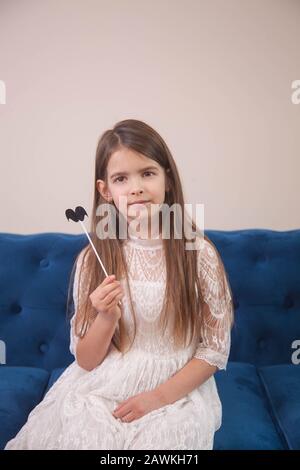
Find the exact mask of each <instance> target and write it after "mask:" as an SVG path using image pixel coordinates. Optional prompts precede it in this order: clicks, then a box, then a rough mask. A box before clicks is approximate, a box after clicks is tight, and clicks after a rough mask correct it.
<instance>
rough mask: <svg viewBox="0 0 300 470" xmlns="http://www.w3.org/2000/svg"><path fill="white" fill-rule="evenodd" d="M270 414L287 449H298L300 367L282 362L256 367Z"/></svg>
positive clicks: (299, 431) (299, 430) (299, 440)
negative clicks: (266, 397)
mask: <svg viewBox="0 0 300 470" xmlns="http://www.w3.org/2000/svg"><path fill="white" fill-rule="evenodd" d="M258 373H259V375H260V378H261V381H262V383H263V385H264V387H265V390H266V394H267V396H268V399H269V402H270V405H271V409H272V415H273V418H274V420H275V421H276V423H277V426H278V428H279V430H280V432H281V433H282V434H283V436H284V439H285V441H286V443H287V446H288V448H289V449H300V406H299V397H300V367H299V366H296V365H293V364H282V365H277V366H270V367H260V368H259V369H258Z"/></svg>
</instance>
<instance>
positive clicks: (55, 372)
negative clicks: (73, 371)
mask: <svg viewBox="0 0 300 470" xmlns="http://www.w3.org/2000/svg"><path fill="white" fill-rule="evenodd" d="M65 369H66V367H58V368H57V369H54V370H53V371H52V372H51V374H50V377H49V381H48V385H47V388H46V389H45V392H44V395H46V393H47V392H48V390H49V389H50V388H51V387H52V385H53V384H54V382H56V380H57V379H58V377H60V375H61V374H62V373H63V371H64V370H65Z"/></svg>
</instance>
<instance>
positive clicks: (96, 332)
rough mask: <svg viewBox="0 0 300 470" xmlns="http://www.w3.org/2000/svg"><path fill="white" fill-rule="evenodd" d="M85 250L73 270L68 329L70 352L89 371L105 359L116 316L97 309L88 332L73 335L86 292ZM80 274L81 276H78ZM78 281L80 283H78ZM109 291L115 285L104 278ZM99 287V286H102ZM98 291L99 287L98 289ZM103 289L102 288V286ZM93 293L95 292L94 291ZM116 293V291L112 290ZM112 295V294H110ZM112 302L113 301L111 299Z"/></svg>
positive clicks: (116, 322) (116, 323)
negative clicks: (72, 310)
mask: <svg viewBox="0 0 300 470" xmlns="http://www.w3.org/2000/svg"><path fill="white" fill-rule="evenodd" d="M85 251H86V248H84V249H83V250H82V252H81V253H80V255H79V257H78V259H77V263H76V269H75V275H74V284H73V300H74V310H75V314H74V315H73V317H72V318H71V329H70V351H71V353H72V354H73V355H74V356H75V358H76V361H77V364H78V365H79V366H80V367H82V368H83V369H85V370H88V371H91V370H92V369H94V368H95V367H97V366H98V365H100V364H101V363H102V361H103V360H104V359H105V357H106V355H107V353H108V351H109V347H110V345H111V339H112V337H113V334H114V332H115V329H116V327H117V325H118V318H119V317H118V316H117V314H115V312H109V313H107V312H102V311H101V312H100V311H99V309H95V313H96V312H97V311H98V312H99V313H96V317H95V319H94V320H93V322H92V324H91V325H90V326H89V328H88V331H87V332H86V333H85V335H84V337H83V338H80V337H79V336H77V335H76V333H75V319H76V315H77V311H78V306H79V305H80V304H81V303H82V302H83V301H84V300H85V299H86V297H87V295H88V292H87V287H86V286H87V282H86V281H87V277H88V276H87V269H86V268H87V265H85V264H83V263H84V261H83V260H84V254H85ZM80 272H81V276H80V277H79V274H80ZM79 281H80V282H79ZM104 284H105V286H106V289H107V287H108V284H110V287H109V289H111V288H112V287H113V286H112V284H115V282H114V281H111V280H109V279H108V278H106V280H105V281H103V283H102V285H104ZM102 285H101V286H102ZM98 289H99V287H98ZM102 289H103V286H102ZM94 292H95V291H94ZM114 292H115V293H116V292H117V290H114ZM111 294H112V293H111ZM114 295H115V294H114ZM111 300H113V299H111Z"/></svg>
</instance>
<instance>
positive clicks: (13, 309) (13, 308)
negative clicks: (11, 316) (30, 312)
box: [11, 304, 22, 313]
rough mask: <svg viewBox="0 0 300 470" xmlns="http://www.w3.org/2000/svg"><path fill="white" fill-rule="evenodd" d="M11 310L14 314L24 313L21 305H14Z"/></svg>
mask: <svg viewBox="0 0 300 470" xmlns="http://www.w3.org/2000/svg"><path fill="white" fill-rule="evenodd" d="M11 310H12V312H13V313H20V312H21V311H22V307H21V305H19V304H13V305H12V306H11Z"/></svg>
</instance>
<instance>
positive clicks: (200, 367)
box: [155, 357, 217, 405]
mask: <svg viewBox="0 0 300 470" xmlns="http://www.w3.org/2000/svg"><path fill="white" fill-rule="evenodd" d="M216 370H217V367H216V366H212V365H210V364H208V363H207V362H205V361H203V360H202V359H197V358H194V357H193V358H192V359H191V360H190V361H189V362H188V363H187V364H186V365H185V366H184V367H183V368H182V369H180V370H179V371H178V372H177V373H176V374H175V375H173V376H172V377H171V378H170V379H168V380H167V381H166V382H164V383H163V384H160V385H159V386H158V387H156V389H155V392H156V393H157V394H158V395H159V396H160V398H161V400H162V403H164V404H165V405H169V404H171V403H174V402H175V401H177V400H180V399H181V398H183V397H184V396H186V395H187V394H188V393H190V392H191V391H193V390H194V389H195V388H197V387H200V385H201V384H202V383H203V382H205V381H206V380H207V379H209V377H211V376H212V375H213V374H214V373H215V372H216Z"/></svg>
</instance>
